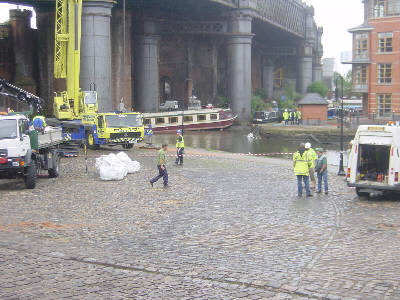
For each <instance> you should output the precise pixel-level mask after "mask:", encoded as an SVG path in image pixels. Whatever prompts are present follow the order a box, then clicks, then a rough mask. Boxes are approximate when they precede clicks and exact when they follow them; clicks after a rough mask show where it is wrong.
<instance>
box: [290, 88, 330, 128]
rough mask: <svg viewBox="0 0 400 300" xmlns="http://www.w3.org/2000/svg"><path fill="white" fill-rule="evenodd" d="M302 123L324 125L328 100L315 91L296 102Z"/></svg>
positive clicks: (326, 117)
mask: <svg viewBox="0 0 400 300" xmlns="http://www.w3.org/2000/svg"><path fill="white" fill-rule="evenodd" d="M297 104H298V106H299V110H300V111H301V114H302V118H303V124H305V125H325V124H326V123H327V121H328V102H327V101H326V100H325V99H324V98H323V97H322V96H321V95H320V94H317V93H308V94H307V95H305V96H304V98H302V99H301V100H300V101H299V102H298V103H297Z"/></svg>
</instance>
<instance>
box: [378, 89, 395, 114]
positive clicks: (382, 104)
mask: <svg viewBox="0 0 400 300" xmlns="http://www.w3.org/2000/svg"><path fill="white" fill-rule="evenodd" d="M391 115H392V95H391V94H380V95H378V116H379V117H383V118H385V117H390V116H391Z"/></svg>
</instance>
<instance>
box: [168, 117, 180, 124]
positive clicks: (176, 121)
mask: <svg viewBox="0 0 400 300" xmlns="http://www.w3.org/2000/svg"><path fill="white" fill-rule="evenodd" d="M169 123H170V124H174V123H178V117H169Z"/></svg>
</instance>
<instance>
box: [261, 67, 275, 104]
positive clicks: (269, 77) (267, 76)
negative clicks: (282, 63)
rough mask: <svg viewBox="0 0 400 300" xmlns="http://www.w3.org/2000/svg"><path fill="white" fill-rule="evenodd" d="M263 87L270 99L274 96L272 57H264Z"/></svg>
mask: <svg viewBox="0 0 400 300" xmlns="http://www.w3.org/2000/svg"><path fill="white" fill-rule="evenodd" d="M263 88H264V91H265V93H266V94H267V97H268V98H269V99H270V98H272V97H273V96H274V63H273V62H272V60H270V59H264V65H263Z"/></svg>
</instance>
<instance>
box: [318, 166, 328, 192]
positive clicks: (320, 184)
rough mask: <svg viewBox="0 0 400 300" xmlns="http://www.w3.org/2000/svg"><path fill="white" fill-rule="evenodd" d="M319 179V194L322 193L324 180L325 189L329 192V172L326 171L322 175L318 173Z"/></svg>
mask: <svg viewBox="0 0 400 300" xmlns="http://www.w3.org/2000/svg"><path fill="white" fill-rule="evenodd" d="M317 177H318V192H321V189H322V179H324V189H325V192H327V191H328V171H327V170H324V171H323V172H322V174H321V173H320V172H318V173H317Z"/></svg>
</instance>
